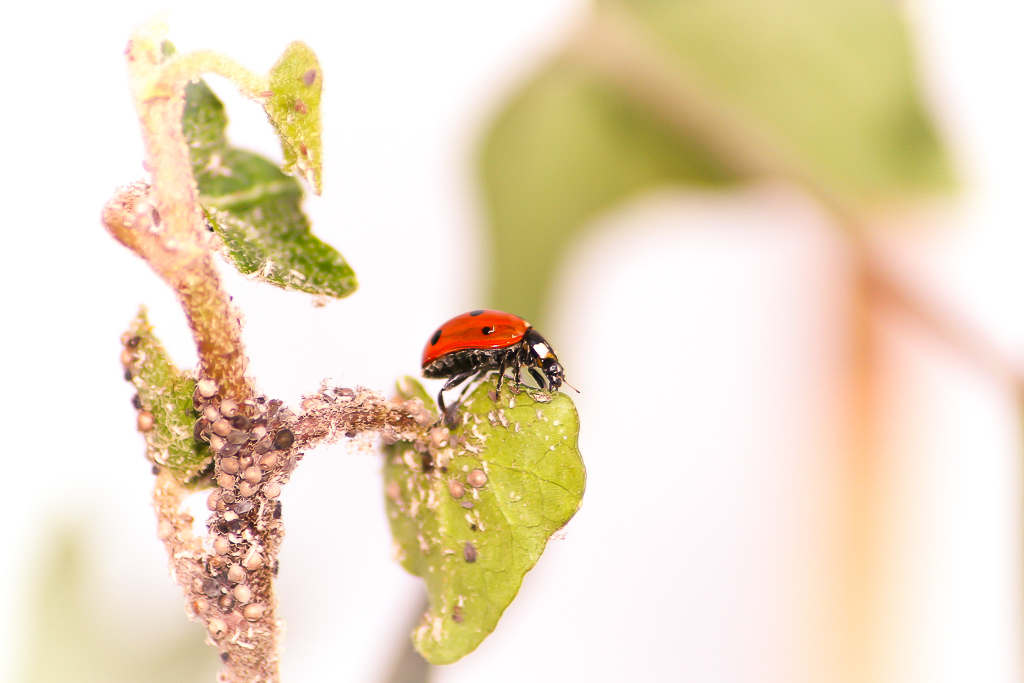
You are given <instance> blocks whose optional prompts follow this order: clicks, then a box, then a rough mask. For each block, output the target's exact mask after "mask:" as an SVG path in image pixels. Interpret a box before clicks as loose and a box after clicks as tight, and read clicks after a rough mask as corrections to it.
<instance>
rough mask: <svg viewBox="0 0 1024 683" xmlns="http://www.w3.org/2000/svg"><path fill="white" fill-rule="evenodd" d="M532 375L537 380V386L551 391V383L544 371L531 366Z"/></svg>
mask: <svg viewBox="0 0 1024 683" xmlns="http://www.w3.org/2000/svg"><path fill="white" fill-rule="evenodd" d="M530 376H531V377H533V378H534V379H535V380H536V381H537V386H538V387H540V388H541V389H543V390H545V391H549V390H550V386H551V384H550V383H549V382H548V381H547V377H545V376H544V374H543V373H541V372H538V371H537V368H535V367H531V368H530Z"/></svg>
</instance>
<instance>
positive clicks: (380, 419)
mask: <svg viewBox="0 0 1024 683" xmlns="http://www.w3.org/2000/svg"><path fill="white" fill-rule="evenodd" d="M301 407H302V411H303V412H302V413H301V414H300V415H299V416H298V417H297V418H295V421H294V424H293V425H292V429H293V431H294V433H295V441H296V444H297V445H298V446H299V447H305V446H307V445H309V444H312V443H331V442H333V441H337V440H338V439H340V438H341V437H346V438H350V439H351V438H355V437H357V436H359V435H361V434H366V433H369V434H379V435H380V438H381V441H382V442H383V443H384V444H387V445H389V444H393V443H396V442H398V441H400V440H402V441H405V440H408V441H424V440H425V435H426V426H427V425H430V424H432V423H433V422H434V421H435V419H436V418H435V416H434V415H433V414H432V413H431V412H430V411H429V410H427V409H426V408H425V407H424V406H423V401H420V400H419V399H413V400H411V401H400V400H391V401H385V400H384V397H383V396H381V395H380V394H379V393H377V392H376V391H371V390H369V389H366V388H363V387H356V388H355V389H350V388H347V387H331V386H328V384H327V383H326V382H325V383H324V384H323V385H322V386H321V387H320V391H318V392H316V393H313V394H307V395H305V396H303V397H302V403H301Z"/></svg>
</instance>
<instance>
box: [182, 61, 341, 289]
mask: <svg viewBox="0 0 1024 683" xmlns="http://www.w3.org/2000/svg"><path fill="white" fill-rule="evenodd" d="M318 78H319V77H318ZM186 96H187V97H186V104H185V113H184V116H183V117H182V125H183V128H184V130H185V135H186V138H187V139H188V142H189V149H190V153H191V156H192V170H193V173H194V174H195V178H196V183H197V185H198V187H199V194H200V196H199V200H200V202H201V203H202V205H203V208H204V209H205V211H206V217H207V220H208V221H209V224H210V225H211V227H212V228H213V229H214V230H215V231H216V232H217V234H218V236H219V237H220V239H221V241H222V242H223V244H224V252H225V257H226V258H227V259H228V260H229V261H231V262H232V263H233V264H234V265H235V267H236V268H237V269H238V270H239V272H241V273H243V274H244V275H250V276H253V277H255V278H257V279H260V280H263V281H265V282H269V283H271V284H274V285H277V286H278V287H281V288H283V289H289V290H298V291H302V292H307V293H309V294H314V295H319V296H330V297H335V298H342V297H346V296H348V295H349V294H351V293H352V292H354V291H355V289H356V278H355V274H354V273H353V272H352V269H351V268H350V267H349V265H348V263H346V262H345V259H344V258H343V257H342V255H341V254H340V253H338V251H337V250H336V249H334V247H332V246H330V245H329V244H326V243H325V242H322V241H320V240H319V239H318V238H317V237H316V236H314V235H313V234H312V232H311V231H310V227H309V220H308V219H307V218H306V216H305V214H303V213H302V210H301V202H302V188H301V187H300V186H299V183H298V182H297V181H296V180H295V178H293V177H291V176H288V175H286V174H285V173H283V172H282V171H281V170H280V169H279V168H277V166H275V165H274V164H273V163H271V162H270V161H268V160H266V159H264V158H262V157H260V156H258V155H256V154H253V153H251V152H246V151H243V150H240V149H235V148H233V147H229V146H228V142H227V138H226V136H225V129H226V127H227V117H226V116H225V114H224V105H223V104H221V102H220V100H218V99H217V97H216V95H214V94H213V92H212V91H211V90H210V89H209V88H208V87H207V86H206V84H205V83H203V82H202V81H200V82H198V83H192V84H190V85H189V86H188V87H187V89H186ZM318 149H319V148H318ZM318 154H319V153H318Z"/></svg>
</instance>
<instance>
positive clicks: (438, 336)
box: [422, 309, 565, 415]
mask: <svg viewBox="0 0 1024 683" xmlns="http://www.w3.org/2000/svg"><path fill="white" fill-rule="evenodd" d="M422 365H423V376H424V377H426V378H427V379H443V378H446V377H447V378H448V381H447V382H445V383H444V386H443V387H441V391H439V392H437V405H438V407H439V408H440V409H441V414H442V415H443V414H444V413H446V412H447V410H446V408H445V405H444V392H446V391H448V390H449V389H451V388H453V387H455V386H458V385H459V384H461V383H462V382H465V381H466V380H467V379H469V378H470V377H473V375H476V377H475V378H474V379H480V378H482V377H483V376H485V375H487V374H488V373H490V372H492V371H494V370H497V371H498V391H499V392H500V391H501V382H502V379H504V377H505V370H506V369H508V368H512V370H513V375H512V376H513V378H514V381H515V382H516V383H517V384H521V383H522V371H523V369H524V368H525V369H526V370H527V371H528V372H529V373H530V375H531V376H532V377H533V378H534V379H535V380H536V381H537V384H538V385H539V386H540V387H541V388H542V389H547V390H548V391H555V390H556V389H558V387H560V386H562V384H563V383H564V382H565V376H564V370H563V369H562V366H561V365H559V363H558V358H556V357H555V352H554V351H553V350H552V349H551V345H550V344H548V342H547V341H546V340H545V339H544V337H542V336H540V333H539V332H537V330H535V329H533V327H531V326H530V323H528V322H526V321H525V320H523V319H522V318H520V317H518V316H514V315H512V314H511V313H505V312H503V311H489V310H483V309H481V310H476V311H470V312H469V313H463V314H462V315H457V316H455V317H454V318H452V319H451V320H449V321H448V322H446V323H445V324H444V325H441V327H439V328H437V331H436V332H434V334H432V335H431V336H430V339H429V340H427V345H426V346H425V347H424V348H423V362H422ZM468 388H469V387H468V385H467V389H468ZM463 393H465V390H463Z"/></svg>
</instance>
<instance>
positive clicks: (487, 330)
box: [480, 327, 494, 334]
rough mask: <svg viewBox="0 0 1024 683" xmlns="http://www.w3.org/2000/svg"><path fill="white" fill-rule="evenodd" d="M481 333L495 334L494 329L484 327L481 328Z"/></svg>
mask: <svg viewBox="0 0 1024 683" xmlns="http://www.w3.org/2000/svg"><path fill="white" fill-rule="evenodd" d="M480 331H481V332H483V333H484V334H490V333H491V332H494V328H493V327H482V328H480Z"/></svg>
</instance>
